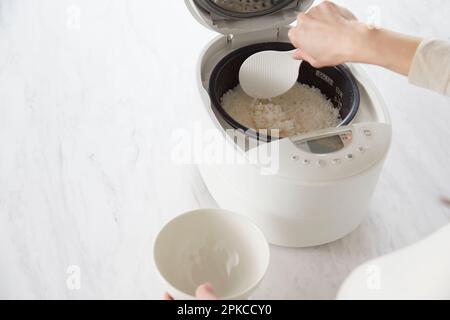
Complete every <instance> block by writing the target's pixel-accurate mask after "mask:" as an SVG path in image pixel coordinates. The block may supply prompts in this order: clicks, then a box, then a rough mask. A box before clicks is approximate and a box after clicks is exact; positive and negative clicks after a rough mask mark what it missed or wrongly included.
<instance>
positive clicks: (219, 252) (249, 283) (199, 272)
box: [153, 209, 270, 300]
mask: <svg viewBox="0 0 450 320" xmlns="http://www.w3.org/2000/svg"><path fill="white" fill-rule="evenodd" d="M153 258H154V262H155V265H156V267H157V269H158V271H159V273H160V274H161V276H162V278H163V279H164V281H165V283H166V285H167V290H168V292H169V294H170V295H171V296H172V297H174V298H175V299H178V300H190V299H195V297H194V295H195V291H196V289H197V287H198V286H199V285H201V284H203V283H206V282H208V283H211V284H212V285H213V287H214V289H215V293H216V295H217V296H218V298H219V299H223V300H238V299H242V300H244V299H248V298H249V296H250V295H251V293H253V291H254V290H255V289H256V288H257V287H258V285H259V284H260V282H261V280H262V279H263V277H264V275H265V273H266V271H267V268H268V266H269V260H270V249H269V245H268V243H267V240H266V238H265V237H264V235H263V233H262V232H261V230H259V229H258V227H256V226H255V225H254V224H253V223H252V222H251V221H250V220H248V219H247V218H246V217H243V216H241V215H238V214H235V213H232V212H229V211H224V210H217V209H205V210H197V211H192V212H189V213H186V214H183V215H181V216H179V217H177V218H175V219H174V220H172V221H171V222H169V223H168V224H167V225H166V226H165V227H164V228H163V229H162V230H161V231H160V233H159V234H158V236H157V238H156V240H155V243H154V248H153Z"/></svg>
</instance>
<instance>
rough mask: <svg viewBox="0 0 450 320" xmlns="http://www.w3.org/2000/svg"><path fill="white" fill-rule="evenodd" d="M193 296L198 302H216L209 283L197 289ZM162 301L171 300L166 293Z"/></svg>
mask: <svg viewBox="0 0 450 320" xmlns="http://www.w3.org/2000/svg"><path fill="white" fill-rule="evenodd" d="M195 296H196V297H197V299H199V300H218V299H217V297H216V296H215V295H214V288H213V287H212V285H211V284H209V283H205V284H202V285H201V286H200V287H198V288H197V291H196V293H195ZM164 300H173V298H172V297H171V296H170V295H169V294H168V293H166V294H165V295H164Z"/></svg>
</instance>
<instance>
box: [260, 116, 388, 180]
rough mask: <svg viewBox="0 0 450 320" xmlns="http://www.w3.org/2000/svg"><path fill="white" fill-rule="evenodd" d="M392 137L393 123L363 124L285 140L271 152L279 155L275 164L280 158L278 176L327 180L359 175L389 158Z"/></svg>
mask: <svg viewBox="0 0 450 320" xmlns="http://www.w3.org/2000/svg"><path fill="white" fill-rule="evenodd" d="M391 138H392V129H391V126H390V125H388V124H383V123H366V124H364V123H362V124H355V125H352V126H349V127H343V128H336V129H330V130H328V132H323V133H318V134H316V135H305V136H300V137H297V138H291V139H283V140H281V141H279V142H278V144H279V145H278V146H276V145H272V146H268V147H271V148H272V150H271V154H273V155H275V154H279V156H278V157H272V165H273V166H275V165H277V163H275V164H274V162H277V161H278V166H279V170H278V171H277V173H276V174H277V175H278V176H281V177H284V178H288V179H301V180H307V181H327V180H333V179H342V178H345V177H349V176H352V175H355V174H359V173H361V172H363V171H365V170H368V169H369V168H371V167H373V166H374V165H376V164H377V163H378V162H380V161H381V160H383V159H384V158H385V157H386V154H387V152H388V150H389V148H390V143H391ZM269 145H270V144H269ZM275 148H279V150H278V151H277V150H274V149H275ZM260 151H261V150H260Z"/></svg>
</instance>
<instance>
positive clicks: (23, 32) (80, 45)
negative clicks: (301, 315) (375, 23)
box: [0, 0, 450, 299]
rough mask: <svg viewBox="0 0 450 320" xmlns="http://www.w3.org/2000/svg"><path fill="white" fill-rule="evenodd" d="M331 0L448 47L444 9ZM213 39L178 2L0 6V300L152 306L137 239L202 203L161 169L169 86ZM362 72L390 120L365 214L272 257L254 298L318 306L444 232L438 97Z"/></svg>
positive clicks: (444, 126) (184, 101)
mask: <svg viewBox="0 0 450 320" xmlns="http://www.w3.org/2000/svg"><path fill="white" fill-rule="evenodd" d="M338 2H339V3H342V4H344V5H346V6H348V7H350V8H351V9H352V10H354V11H355V12H356V13H357V15H358V16H359V17H361V18H365V17H366V16H367V15H368V14H369V11H371V10H372V9H373V8H372V9H368V8H369V6H370V5H377V6H378V7H379V9H380V13H381V16H380V17H381V22H382V25H383V26H386V27H389V28H393V29H395V30H398V31H402V32H409V33H414V34H418V35H422V36H434V37H439V38H443V39H449V37H450V34H449V33H448V32H449V30H450V21H449V20H448V13H449V12H450V2H449V1H445V0H430V1H422V0H398V1H390V0H370V1H369V0H367V1H366V0H347V1H344V0H343V1H338ZM372 11H373V10H372ZM213 36H214V33H213V32H210V31H207V30H206V29H205V28H203V27H201V26H200V25H199V24H198V23H196V22H195V21H194V20H193V19H192V17H191V16H190V14H189V13H188V11H187V9H186V8H185V6H184V4H183V3H182V1H181V0H164V1H147V0H131V1H122V0H109V1H108V0H95V1H92V0H70V1H69V0H42V1H32V0H28V1H26V0H19V1H18V0H0V257H1V258H0V298H63V299H66V298H75V299H80V298H88V299H90V298H143V299H157V298H160V296H161V294H162V284H161V282H160V281H159V278H158V275H157V274H156V271H155V270H154V268H153V265H152V261H151V246H152V241H153V237H154V236H155V234H156V232H157V231H158V230H159V228H160V227H161V226H162V225H163V223H164V222H165V221H167V220H168V219H170V218H172V217H174V216H176V215H177V214H179V213H182V212H184V211H187V210H191V209H196V208H199V207H211V206H215V204H214V201H213V200H212V199H211V197H210V195H209V194H208V191H207V190H206V189H205V187H204V186H203V184H202V181H201V179H200V177H199V174H198V172H197V170H196V168H195V166H175V165H172V164H171V163H170V161H169V160H168V159H170V158H169V153H170V150H169V149H170V148H169V145H170V137H171V132H173V130H175V129H177V128H183V127H188V123H189V122H192V121H195V120H196V117H197V116H198V115H196V113H195V112H194V110H195V108H193V106H192V105H191V104H190V101H195V100H194V95H195V94H196V93H195V92H191V90H189V86H186V85H185V84H186V83H190V82H192V81H194V65H195V62H196V60H197V58H198V56H199V53H200V51H201V50H202V48H203V46H204V45H205V44H206V43H207V42H208V41H209V39H211V38H212V37H213ZM367 69H368V71H369V73H370V75H371V77H372V78H373V79H374V81H375V83H376V84H377V86H378V87H379V89H380V90H381V92H382V93H383V94H384V97H385V99H386V101H387V102H388V104H389V106H390V110H391V115H392V120H393V124H394V141H393V146H392V151H391V153H390V155H389V159H388V161H387V164H386V167H385V170H384V172H383V175H382V177H381V181H380V184H379V186H378V189H377V191H376V193H375V196H374V200H373V203H372V205H371V208H370V217H369V218H368V219H367V220H366V221H365V222H364V223H363V224H362V226H361V227H360V228H359V229H358V230H357V231H355V232H354V233H352V234H351V235H349V236H348V237H346V238H345V239H342V240H340V241H337V242H335V243H332V244H330V245H326V246H322V247H318V248H310V249H298V250H292V249H282V248H275V247H274V248H272V262H271V266H270V269H269V272H268V275H267V277H266V278H265V280H264V282H263V284H262V286H261V288H260V289H259V290H258V291H257V292H256V293H255V295H254V298H260V299H269V298H274V299H313V298H319V299H324V298H333V297H334V296H335V294H336V292H337V290H338V288H339V286H340V284H341V282H342V281H343V279H344V278H345V277H346V276H347V275H348V274H349V272H350V271H351V270H352V269H353V268H354V267H356V266H357V265H359V264H360V263H362V262H364V261H367V260H369V259H371V258H373V257H377V256H380V255H382V254H385V253H388V252H392V251H393V250H396V249H398V248H401V247H404V246H406V245H409V244H411V243H414V242H415V241H417V240H419V239H421V238H423V237H424V236H426V235H428V234H430V233H432V232H433V231H435V230H436V229H438V228H440V227H442V226H444V225H445V224H447V223H448V222H449V220H450V210H449V208H447V207H445V206H444V205H443V204H442V203H441V201H440V198H441V197H442V196H445V195H450V165H449V162H448V161H449V160H448V159H449V158H450V144H449V143H448V140H449V138H450V125H449V123H450V100H449V99H448V98H445V97H442V96H439V95H436V94H433V93H431V92H427V91H425V90H421V89H418V88H415V87H412V86H409V85H408V84H407V81H406V80H405V79H403V78H402V77H400V76H397V75H394V74H392V73H389V72H387V71H384V70H381V69H379V68H375V67H368V68H367ZM70 266H77V267H79V271H80V272H81V287H80V288H79V289H77V288H73V287H71V286H68V285H67V277H68V274H67V272H68V271H69V272H70V271H73V270H74V269H70V268H69V267H70ZM75 270H77V269H75ZM71 289H75V290H71Z"/></svg>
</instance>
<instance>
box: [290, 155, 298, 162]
mask: <svg viewBox="0 0 450 320" xmlns="http://www.w3.org/2000/svg"><path fill="white" fill-rule="evenodd" d="M291 160H292V161H298V160H300V157H299V156H296V155H293V156H292V157H291Z"/></svg>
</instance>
